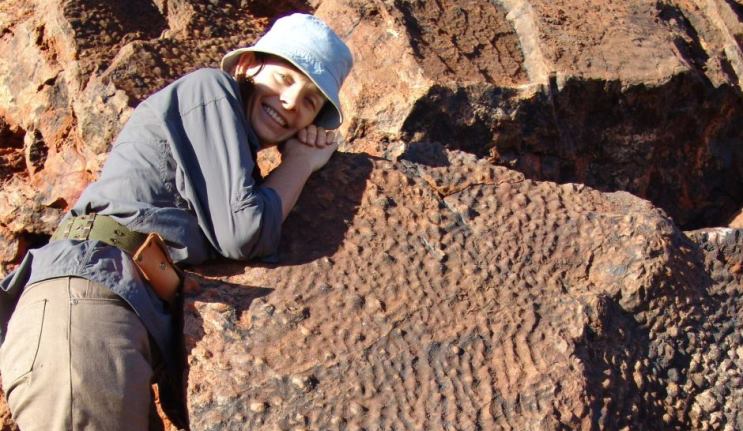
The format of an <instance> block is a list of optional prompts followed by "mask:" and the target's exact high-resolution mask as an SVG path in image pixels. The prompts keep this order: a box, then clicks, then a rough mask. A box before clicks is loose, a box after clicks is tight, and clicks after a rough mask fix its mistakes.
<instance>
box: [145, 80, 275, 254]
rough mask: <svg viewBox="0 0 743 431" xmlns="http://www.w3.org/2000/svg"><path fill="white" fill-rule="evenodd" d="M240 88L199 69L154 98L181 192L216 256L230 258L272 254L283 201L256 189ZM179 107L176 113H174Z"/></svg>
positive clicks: (266, 191)
mask: <svg viewBox="0 0 743 431" xmlns="http://www.w3.org/2000/svg"><path fill="white" fill-rule="evenodd" d="M237 91H238V90H237V84H236V83H235V82H234V80H232V79H231V78H230V77H228V76H227V75H226V74H224V73H223V72H221V71H217V70H203V71H199V72H195V73H192V74H190V75H188V76H187V77H185V78H182V79H181V80H180V81H177V83H176V85H175V86H174V88H173V89H172V90H171V91H170V92H165V94H162V96H163V97H164V98H165V100H155V101H154V103H155V104H156V105H155V106H156V107H157V106H158V104H159V105H160V106H161V108H162V110H163V112H165V117H164V125H165V129H166V133H167V135H169V136H168V140H169V141H170V142H171V146H172V149H173V156H174V158H175V159H176V163H177V164H178V171H177V172H176V183H177V184H178V189H179V192H181V194H182V195H183V196H184V198H185V199H186V200H187V201H188V202H189V203H190V205H191V206H192V207H193V209H194V211H195V213H196V216H197V218H198V221H199V226H200V227H201V229H202V231H203V232H204V234H205V236H206V237H207V239H208V240H209V241H210V243H211V244H212V246H213V247H214V248H215V249H216V251H217V252H218V253H219V254H221V255H222V256H225V257H228V258H231V259H250V258H253V257H258V256H268V255H271V254H274V253H275V252H276V249H277V247H278V243H279V238H280V235H281V221H282V213H281V200H280V197H279V196H278V194H277V193H276V192H275V191H274V190H273V189H270V188H262V187H259V186H258V185H257V184H255V180H254V179H253V176H252V173H253V169H256V163H255V160H253V156H252V153H251V151H250V145H251V144H250V141H249V134H250V133H251V132H250V130H249V129H248V127H249V126H248V124H247V120H246V117H245V114H244V110H243V108H242V103H241V101H240V98H239V96H238V93H237ZM176 106H177V109H176V108H175V107H176Z"/></svg>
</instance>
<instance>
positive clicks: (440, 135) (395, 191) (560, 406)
mask: <svg viewBox="0 0 743 431" xmlns="http://www.w3.org/2000/svg"><path fill="white" fill-rule="evenodd" d="M289 9H296V10H316V12H317V14H318V15H320V16H321V17H324V18H325V19H327V20H328V21H329V22H331V23H332V25H333V26H334V27H335V28H336V29H337V30H338V32H339V33H340V34H341V35H342V36H343V37H344V38H346V40H347V41H348V42H349V44H350V45H351V47H352V50H353V51H354V55H355V58H356V67H355V69H354V71H353V73H352V76H351V77H350V78H349V81H348V83H347V85H346V87H345V88H344V94H343V96H344V101H343V103H344V106H345V109H346V112H347V114H348V115H347V116H348V117H349V118H350V121H349V122H348V123H347V126H346V127H345V129H344V130H345V131H346V132H347V134H348V136H349V138H350V142H349V143H348V145H346V148H345V150H346V151H347V152H344V153H339V154H338V155H337V156H335V158H334V159H333V160H332V162H331V163H330V165H329V166H328V167H326V169H324V170H323V171H321V172H320V173H319V174H318V175H316V177H315V178H313V179H312V180H311V181H310V182H309V184H308V188H307V190H306V192H305V194H304V196H303V197H302V199H301V200H300V202H299V205H298V207H297V209H296V210H295V211H294V213H293V214H292V216H291V217H290V218H289V220H288V221H287V224H286V226H285V229H284V236H283V243H282V245H281V256H280V260H279V264H277V265H263V264H256V263H254V264H248V265H246V264H242V263H229V262H219V263H213V264H210V265H205V266H203V267H199V268H194V270H195V271H196V272H197V273H198V274H201V276H202V279H203V283H202V284H203V288H202V290H201V291H200V292H199V293H197V294H194V295H192V296H191V297H189V298H188V300H187V303H186V310H185V324H186V326H185V334H184V335H185V340H186V345H187V348H188V356H187V358H186V359H187V362H188V365H189V372H188V373H187V375H186V382H185V383H186V384H187V388H188V396H189V399H188V405H189V413H190V415H191V421H192V425H193V429H194V430H210V429H214V430H216V429H220V430H221V429H244V428H245V426H246V425H245V424H246V423H247V424H248V426H249V427H250V428H251V429H282V430H283V429H347V430H353V429H477V428H478V427H479V429H518V430H528V429H534V430H537V429H538V430H544V429H597V428H598V429H617V430H619V429H625V428H628V429H683V430H685V429H694V430H706V429H712V430H726V431H727V430H736V429H741V428H743V416H741V413H740V412H741V411H743V408H741V407H743V406H742V405H741V403H743V393H742V392H743V380H742V377H741V375H740V369H741V366H743V362H741V361H743V359H742V358H743V345H742V344H741V339H740V338H741V335H740V334H741V329H742V328H741V327H740V323H739V322H740V320H741V315H740V310H741V304H740V299H739V298H740V296H741V295H740V293H741V292H740V289H741V282H742V281H743V280H742V279H741V277H742V276H741V273H743V270H742V269H741V265H743V255H742V254H741V250H742V249H743V238H742V237H741V233H740V230H736V229H710V230H699V231H690V232H687V234H684V233H683V232H682V231H681V230H680V229H679V228H678V227H677V226H682V228H690V227H698V226H713V225H723V224H729V225H730V226H731V227H741V221H740V220H741V216H740V210H741V208H743V184H742V182H743V181H742V180H741V178H743V153H741V151H742V150H741V148H743V147H741V145H740V144H741V140H742V138H743V132H742V131H741V130H743V129H741V128H740V124H743V114H742V112H743V102H742V100H743V99H742V96H741V93H742V91H743V90H742V88H743V87H742V86H741V79H742V78H741V77H743V59H742V58H743V56H742V55H741V45H742V44H743V23H742V21H743V6H742V5H741V3H740V2H739V1H737V0H672V1H660V2H657V1H650V0H636V1H632V2H624V1H618V0H604V1H589V2H577V1H568V0H557V1H546V0H533V1H529V2H525V1H518V0H497V1H486V0H467V1H458V2H453V1H448V0H441V1H438V2H423V1H412V0H401V1H394V2H392V1H386V0H385V1H382V0H374V1H363V2H362V1H358V0H347V1H338V0H322V1H319V0H317V1H309V2H304V1H299V0H286V1H280V2H269V1H264V0H243V1H239V2H238V1H224V2H222V1H209V2H201V1H195V0H153V1H150V0H135V1H133V2H131V1H130V2H127V3H126V6H123V5H120V4H118V3H116V2H109V1H88V0H86V1H78V0H76V1H72V0H37V1H35V2H25V1H21V0H5V1H4V2H3V7H2V10H0V183H1V184H2V188H1V189H0V244H2V246H1V247H0V264H2V265H3V266H4V267H5V266H6V265H11V266H12V264H13V262H17V260H18V259H19V258H20V256H22V255H23V253H24V252H25V250H27V249H28V248H29V247H33V246H36V245H38V244H41V243H43V242H44V241H45V240H46V239H47V237H48V235H49V233H50V232H51V230H52V229H53V228H54V226H55V225H56V223H57V221H58V219H59V217H60V216H61V214H62V213H63V212H64V210H65V209H66V208H67V207H68V206H69V205H71V204H72V203H73V202H74V200H75V199H76V197H77V195H78V194H79V193H80V191H81V190H82V188H83V187H84V185H85V184H87V183H88V182H89V181H91V180H92V179H94V178H95V177H96V174H97V172H98V169H99V168H100V166H101V164H102V162H103V161H104V160H105V155H106V152H107V149H108V145H109V144H110V141H111V139H112V137H113V136H114V135H115V133H116V132H117V130H118V128H119V127H120V125H121V124H123V122H124V121H126V118H127V117H128V115H129V114H130V112H131V109H132V107H133V106H134V105H136V103H137V102H138V101H140V100H141V99H142V98H144V97H145V96H146V95H147V94H149V93H151V92H152V91H154V90H155V89H157V88H159V87H161V86H163V85H165V84H166V83H168V82H170V81H171V80H173V79H174V78H176V77H177V76H180V75H182V74H183V73H185V72H187V71H189V70H192V69H195V68H197V67H202V66H216V64H217V62H218V61H219V59H220V57H221V55H222V53H223V52H224V51H225V50H227V49H229V48H232V47H234V46H237V45H242V44H246V43H248V42H250V41H251V40H253V39H254V38H255V36H256V35H257V34H258V33H259V32H260V31H261V30H262V29H263V28H264V27H265V25H266V24H267V23H268V22H269V21H270V20H271V19H272V17H275V16H276V15H278V14H281V13H284V12H285V11H287V10H289ZM362 152H366V153H367V154H363V153H362ZM275 162H276V156H275V155H273V156H272V157H269V158H268V164H271V163H275ZM498 165H500V166H498ZM542 180H552V181H556V182H543V181H542ZM566 182H573V183H583V184H587V185H589V186H592V187H593V188H591V187H586V186H584V185H580V184H572V183H566ZM560 183H564V184H562V185H561V184H560ZM599 190H602V191H615V190H627V191H630V192H632V193H634V194H636V195H639V196H642V197H645V198H647V199H649V200H650V201H651V202H652V203H651V202H648V201H645V200H642V199H639V198H636V197H634V196H632V195H630V194H628V193H624V192H617V193H603V192H602V191H599ZM656 207H660V208H662V209H663V210H665V212H664V211H661V210H659V209H658V208H656ZM666 214H668V215H670V216H671V217H672V219H673V220H671V218H669V217H668V216H667V215H666ZM736 214H737V218H735V217H736ZM731 220H732V221H731ZM674 222H675V223H674ZM2 406H3V408H4V404H3V405H2ZM7 417H8V416H7V411H6V410H3V409H0V420H3V421H4V422H2V423H3V426H4V428H3V429H10V427H12V423H11V422H10V421H8V420H7ZM166 427H167V425H166Z"/></svg>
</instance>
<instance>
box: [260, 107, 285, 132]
mask: <svg viewBox="0 0 743 431" xmlns="http://www.w3.org/2000/svg"><path fill="white" fill-rule="evenodd" d="M263 110H264V111H266V114H268V116H269V117H271V118H273V119H274V121H276V122H277V123H278V124H279V125H280V126H281V127H286V120H284V117H282V116H281V115H279V113H278V112H276V110H275V109H273V108H272V107H270V106H268V105H263Z"/></svg>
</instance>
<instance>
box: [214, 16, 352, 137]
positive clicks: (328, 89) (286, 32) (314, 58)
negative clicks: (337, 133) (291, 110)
mask: <svg viewBox="0 0 743 431" xmlns="http://www.w3.org/2000/svg"><path fill="white" fill-rule="evenodd" d="M245 52H262V53H266V54H271V55H275V56H278V57H281V58H283V59H284V60H286V61H288V62H289V63H291V64H293V65H294V66H295V67H296V68H297V69H299V70H301V71H302V72H303V73H304V74H305V75H307V77H309V78H310V79H311V80H312V82H314V83H315V85H316V86H317V88H319V89H320V91H322V93H323V94H324V95H325V97H326V98H327V99H328V100H329V101H330V103H331V105H332V108H333V109H330V107H328V106H326V107H325V109H323V110H322V111H320V113H319V114H318V116H317V118H316V119H315V124H316V125H318V126H320V127H323V128H325V129H336V128H338V126H340V125H341V123H343V113H342V112H341V103H340V99H339V97H338V92H339V91H340V89H341V85H343V81H344V80H345V79H346V76H348V73H349V72H350V71H351V67H352V66H353V56H352V55H351V50H349V49H348V46H346V44H345V43H343V41H342V40H341V39H340V38H339V37H338V35H337V34H335V32H333V30H332V29H331V28H330V27H328V26H327V25H326V24H325V23H324V22H322V21H320V20H319V19H318V18H316V17H314V16H312V15H306V14H301V13H295V14H293V15H289V16H285V17H283V18H280V19H278V20H276V22H275V23H274V25H273V26H272V27H271V29H270V30H269V31H268V32H267V33H266V34H264V35H263V36H262V37H261V38H260V39H259V40H258V42H256V43H255V45H253V46H251V47H246V48H238V49H236V50H234V51H230V52H228V53H227V55H225V56H224V57H223V58H222V63H221V67H222V70H224V71H225V72H227V73H232V70H233V68H234V66H235V63H236V62H237V60H238V59H239V58H240V56H241V55H242V54H243V53H245Z"/></svg>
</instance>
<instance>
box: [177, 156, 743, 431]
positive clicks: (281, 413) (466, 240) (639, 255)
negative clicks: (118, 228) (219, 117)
mask: <svg viewBox="0 0 743 431" xmlns="http://www.w3.org/2000/svg"><path fill="white" fill-rule="evenodd" d="M445 154H446V157H447V160H448V165H447V166H441V167H430V166H426V165H424V164H419V163H411V162H408V161H402V162H398V163H394V162H390V161H385V160H380V159H373V158H371V157H369V156H364V155H352V154H339V155H338V156H336V158H335V159H334V160H333V161H332V162H331V164H330V166H328V167H327V168H326V169H325V170H323V171H322V172H321V173H320V175H319V176H318V177H316V178H313V179H312V181H311V182H310V184H309V185H308V187H307V189H306V195H305V198H303V199H302V200H300V202H299V205H298V210H297V211H296V212H295V213H294V214H292V216H291V217H290V218H289V219H288V220H287V223H286V230H285V233H284V238H285V239H286V240H285V242H284V244H283V247H282V256H281V262H282V263H281V264H280V265H278V266H269V267H265V266H247V267H246V266H245V265H241V264H236V263H224V264H219V265H212V266H209V267H204V268H199V269H198V272H201V273H202V274H206V275H209V274H212V275H217V276H224V275H225V274H234V275H230V276H229V277H228V278H226V279H225V278H222V281H221V282H220V281H216V280H215V281H213V282H210V283H205V286H206V287H204V290H203V291H202V292H201V293H200V294H199V295H197V296H195V297H192V298H189V300H188V301H187V309H186V330H185V336H186V345H187V348H188V351H189V367H190V368H189V373H188V394H189V411H190V412H191V420H192V426H193V428H194V429H244V427H245V426H247V427H249V428H251V429H293V428H294V427H300V428H301V427H304V428H306V429H401V428H406V429H407V428H409V429H447V428H459V429H593V428H594V427H596V426H598V427H599V428H600V429H624V428H625V427H629V428H630V429H661V428H664V429H665V428H668V429H706V427H708V426H710V425H711V424H713V425H720V424H726V425H730V426H732V427H733V428H729V429H737V428H738V427H739V426H740V425H743V423H741V422H740V419H739V418H738V417H739V415H740V413H739V412H740V411H741V407H743V398H741V397H740V394H739V393H740V391H741V390H743V386H742V385H741V381H740V372H739V368H740V366H741V365H743V362H742V361H743V358H740V357H739V356H737V355H738V353H737V351H736V349H740V343H739V341H738V337H739V334H740V331H739V328H737V327H736V326H735V325H736V323H735V322H737V315H736V310H738V308H737V307H736V304H737V302H739V301H738V300H737V296H740V295H739V294H740V289H741V284H740V281H741V277H740V275H739V274H738V275H737V276H736V277H737V278H733V279H731V278H730V275H729V274H734V273H735V271H738V272H740V271H739V269H740V268H738V269H735V268H734V266H735V265H736V264H737V266H738V267H739V266H740V265H741V263H740V262H741V261H740V257H741V256H740V253H739V251H740V248H741V244H742V243H741V241H740V235H739V232H738V231H732V230H728V231H726V232H728V236H727V237H726V238H727V239H726V242H725V245H724V247H726V248H724V249H723V250H724V251H723V252H718V253H715V252H713V250H718V249H720V247H721V245H720V244H718V243H716V242H715V241H713V240H708V239H704V240H702V241H701V242H702V243H703V244H705V245H704V246H703V248H705V249H708V250H709V255H710V256H718V254H719V253H723V255H724V256H725V257H716V259H718V260H722V263H721V264H718V263H717V262H714V263H709V262H708V263H707V265H708V267H714V269H713V270H712V271H711V272H710V271H708V270H705V254H704V253H703V252H702V251H701V250H700V247H699V246H698V245H696V244H695V243H693V242H692V241H690V240H689V239H688V238H687V237H686V236H685V235H684V234H683V233H682V232H681V231H679V230H678V228H677V227H675V226H674V224H673V223H672V222H671V220H670V219H668V217H666V216H665V215H664V214H663V213H662V212H661V211H659V210H657V209H655V208H654V207H653V206H652V205H650V204H649V203H648V202H647V201H644V200H641V199H638V198H636V197H634V196H632V195H630V194H628V193H625V192H618V193H611V194H604V193H600V192H598V191H596V190H593V189H590V188H588V187H584V186H580V185H573V184H566V185H557V184H555V183H549V182H534V181H531V180H528V179H525V178H524V176H523V175H522V174H520V173H517V172H515V171H512V170H508V169H506V168H502V167H495V166H493V165H492V164H490V163H488V162H486V161H484V160H479V161H478V160H477V159H476V158H475V157H474V156H472V155H467V154H465V153H461V152H448V151H445ZM328 184H332V185H333V186H332V187H328ZM697 235H699V234H697ZM704 238H707V237H704ZM715 265H718V266H722V267H721V268H718V267H716V266H715ZM724 265H728V267H729V269H726V268H728V267H725V266H724ZM726 271H727V272H726ZM710 274H714V275H713V276H710ZM224 281H227V282H228V283H224ZM245 286H251V287H248V288H246V287H245ZM723 292H724V294H723ZM721 295H723V296H721ZM736 295H737V296H736ZM710 316H714V318H711V317H710ZM215 381H219V382H220V383H219V385H208V384H205V382H215ZM719 429H722V428H719Z"/></svg>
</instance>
